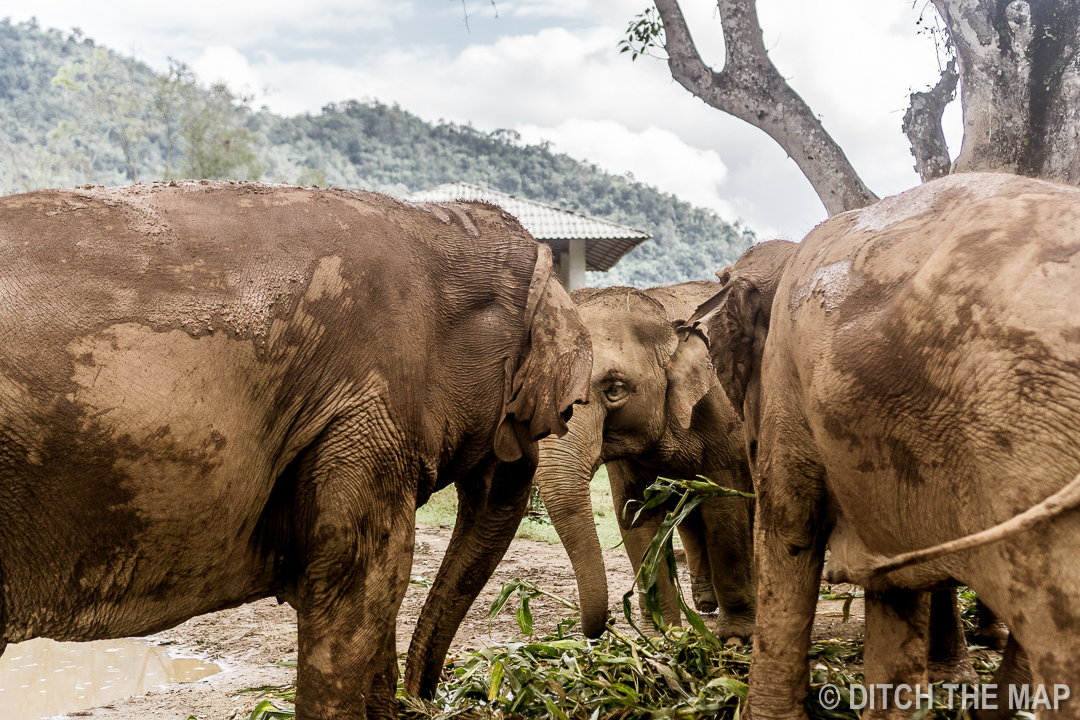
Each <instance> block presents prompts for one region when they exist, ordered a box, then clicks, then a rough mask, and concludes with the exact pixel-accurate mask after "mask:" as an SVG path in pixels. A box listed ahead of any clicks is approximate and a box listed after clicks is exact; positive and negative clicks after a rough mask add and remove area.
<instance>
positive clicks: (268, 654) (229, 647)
mask: <svg viewBox="0 0 1080 720" xmlns="http://www.w3.org/2000/svg"><path fill="white" fill-rule="evenodd" d="M450 533H451V530H450V528H448V527H431V526H418V528H417V532H416V546H415V552H414V558H413V568H412V576H413V577H414V578H427V579H432V578H434V577H435V572H436V570H437V569H438V566H439V563H440V562H441V560H442V555H443V552H444V551H445V549H446V545H447V543H448V542H449V540H450ZM604 557H605V561H606V566H607V573H608V588H609V600H610V604H611V609H612V613H613V615H614V616H615V617H618V618H620V619H621V618H622V611H621V608H620V603H621V600H622V594H623V593H624V592H625V591H626V590H627V589H628V588H629V587H630V583H631V572H630V563H629V561H628V560H627V558H626V554H625V552H624V551H623V550H622V549H621V548H620V549H616V550H608V551H605V553H604ZM681 572H682V573H683V574H684V575H685V568H683V569H682V570H681ZM515 577H521V578H527V579H529V580H531V581H533V582H535V583H536V584H538V585H539V586H540V587H542V588H544V589H545V590H547V591H549V592H552V593H554V594H556V595H558V596H560V597H564V598H567V599H569V600H571V601H573V602H576V601H577V589H576V585H575V582H574V575H573V572H572V571H571V569H570V562H569V560H568V559H567V556H566V553H565V552H564V551H563V549H562V547H561V546H558V545H549V544H547V543H541V542H535V541H532V540H524V539H516V540H514V542H513V544H512V545H511V547H510V550H509V552H507V554H506V557H505V558H504V559H503V561H502V563H500V565H499V567H498V569H497V570H496V572H495V575H494V577H492V579H491V580H490V581H489V582H488V584H487V586H486V587H485V588H484V591H483V593H482V594H481V596H480V598H479V599H478V600H477V601H476V603H475V604H474V605H473V607H472V609H471V610H470V612H469V614H468V616H467V617H466V618H465V621H464V622H463V623H462V625H461V627H460V628H459V630H458V633H457V636H456V637H455V638H454V644H453V646H452V650H468V649H475V648H479V647H484V646H487V645H491V644H494V643H499V642H505V641H507V640H509V639H510V638H512V637H514V636H517V635H520V630H519V628H518V626H517V624H516V622H515V621H514V613H513V609H514V608H515V607H516V604H513V603H515V602H516V601H515V600H512V601H511V605H512V607H511V606H508V607H507V609H505V610H504V611H503V613H502V615H501V616H500V617H498V618H497V619H496V620H495V622H494V623H493V624H492V626H491V630H490V632H489V630H488V620H487V611H488V608H489V607H490V605H491V602H492V600H494V599H495V597H496V596H497V595H498V593H499V590H500V588H501V587H502V585H503V583H505V582H506V581H507V580H510V579H512V578H515ZM682 581H683V583H684V585H683V586H684V587H686V588H688V587H689V577H688V576H686V577H683V578H682ZM426 594H427V587H426V586H425V585H423V584H410V587H409V592H408V595H407V596H406V597H405V601H404V603H403V604H402V607H401V612H400V613H399V615H398V622H397V643H398V651H399V652H405V651H406V650H407V649H408V646H409V638H410V637H411V633H412V628H413V627H414V625H415V623H416V619H417V618H418V617H419V615H420V609H421V607H422V606H423V603H424V597H425V596H426ZM842 605H843V603H842V602H840V601H822V604H821V605H820V606H819V608H818V618H817V621H816V623H815V625H816V628H815V638H826V637H845V638H856V637H861V634H862V601H861V600H856V601H855V604H854V606H853V607H852V614H851V618H850V619H849V621H848V622H847V623H844V622H843V617H842V615H843V613H842ZM531 607H532V611H533V619H534V623H535V631H536V633H537V634H538V635H544V634H546V633H548V632H550V631H553V630H554V629H555V626H556V624H557V623H558V621H559V619H561V618H562V617H564V616H565V614H566V610H565V608H563V607H562V606H561V605H559V604H557V603H555V602H554V601H549V600H535V601H533V603H532V604H531ZM622 624H623V625H625V620H622ZM626 629H627V630H629V628H628V627H627V628H626ZM149 640H150V641H151V642H154V643H157V644H165V645H168V646H169V647H170V649H175V652H176V653H177V654H181V655H187V656H196V657H200V658H203V659H204V660H208V661H211V662H214V663H217V664H218V665H220V666H222V667H223V668H224V669H223V671H222V672H220V673H218V674H216V675H212V676H210V677H208V678H205V679H204V680H199V681H196V682H190V683H183V684H179V685H170V686H164V687H159V688H156V689H154V690H153V691H152V692H150V693H148V694H146V695H142V696H139V697H132V698H127V699H125V700H123V701H119V702H115V703H113V704H111V705H106V706H102V707H98V708H94V709H92V710H83V711H80V712H78V713H73V714H71V715H68V716H63V717H93V718H102V719H103V720H104V719H105V718H109V719H110V720H144V719H146V720H150V719H168V720H173V719H175V720H187V718H188V717H189V716H195V717H196V718H199V720H234V719H239V718H246V717H248V715H249V714H250V712H251V709H252V708H253V707H254V706H255V705H256V704H257V702H258V700H257V699H256V697H255V695H254V694H253V693H245V692H242V691H244V690H245V689H248V688H253V687H259V686H265V685H283V684H285V683H288V682H289V681H291V680H292V679H293V678H294V677H295V669H294V668H290V667H279V666H278V665H277V663H278V662H280V661H282V660H290V659H295V658H296V613H295V612H294V611H293V610H292V608H291V607H289V606H288V605H278V604H277V602H275V601H274V600H272V599H270V600H262V601H260V602H256V603H251V604H249V605H245V606H243V607H240V608H236V609H233V610H225V611H222V612H219V613H214V614H211V615H204V616H202V617H198V618H194V619H192V620H189V621H188V622H186V623H184V624H183V625H180V626H178V627H176V628H173V629H172V630H168V631H166V632H163V633H160V634H158V635H154V636H151V637H150V638H149Z"/></svg>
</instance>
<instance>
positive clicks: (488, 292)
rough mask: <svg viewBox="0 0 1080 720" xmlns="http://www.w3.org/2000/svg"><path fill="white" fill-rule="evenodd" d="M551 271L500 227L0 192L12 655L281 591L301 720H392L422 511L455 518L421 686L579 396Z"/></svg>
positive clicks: (419, 650)
mask: <svg viewBox="0 0 1080 720" xmlns="http://www.w3.org/2000/svg"><path fill="white" fill-rule="evenodd" d="M550 268H551V260H550V252H549V251H548V250H547V249H546V248H543V247H541V246H538V245H537V243H536V242H535V241H534V240H533V239H532V238H531V237H529V235H528V234H527V233H526V232H525V231H524V230H523V229H522V228H521V226H520V225H519V224H518V223H517V221H516V220H515V219H513V218H512V217H510V216H508V215H506V214H505V213H503V212H502V211H501V210H499V209H498V208H495V207H492V206H488V205H483V204H466V203H462V204H454V203H448V204H442V205H435V204H431V205H419V206H418V205H411V204H407V203H402V202H400V201H397V200H394V199H392V198H388V197H385V196H380V195H375V194H371V193H363V192H351V191H341V190H305V189H301V188H293V187H283V186H268V185H260V184H252V183H239V184H238V183H221V184H219V183H207V182H201V183H195V182H188V183H162V184H155V185H153V186H135V187H132V188H108V189H106V188H96V189H91V188H87V189H83V190H70V191H43V192H36V193H31V194H27V195H15V196H9V197H5V198H0V318H2V319H0V588H2V593H3V597H2V604H0V607H2V609H3V612H2V614H0V649H2V647H3V645H4V644H5V643H8V642H20V641H23V640H27V639H29V638H33V637H50V638H55V639H58V640H90V639H94V638H107V637H120V636H126V635H139V634H145V633H151V632H155V631H158V630H161V629H163V628H167V627H170V626H172V625H175V624H177V623H180V622H182V621H184V620H185V619H187V618H190V617H192V616H194V615H198V614H201V613H206V612H211V611H214V610H218V609H221V608H226V607H231V606H235V605H238V604H240V603H244V602H248V601H251V600H255V599H258V598H262V597H267V596H275V595H276V596H277V597H278V598H280V599H282V600H285V601H288V602H289V603H291V604H292V605H293V606H294V607H295V608H296V610H297V612H298V621H299V665H298V694H297V717H298V718H301V719H304V718H364V717H396V715H397V705H396V701H395V699H394V684H395V682H396V680H397V667H396V655H395V640H394V624H395V623H394V619H395V616H396V614H397V609H398V607H399V605H400V603H401V600H402V598H403V596H404V593H405V590H406V587H407V583H408V578H409V570H410V566H411V557H412V547H413V525H414V512H415V508H416V506H418V505H421V504H423V503H424V502H425V501H426V500H427V498H428V497H429V496H430V495H431V493H432V492H434V491H435V490H436V489H438V488H439V487H442V486H445V485H447V484H449V483H456V484H457V486H458V489H459V495H460V496H461V497H462V498H464V499H463V501H462V503H461V509H460V512H459V521H458V524H457V527H456V528H455V533H454V537H453V540H452V542H451V547H452V548H453V549H454V550H455V552H454V553H450V554H448V558H452V559H448V560H447V561H446V562H445V563H444V565H443V567H442V568H440V571H439V575H438V577H437V579H436V581H435V584H434V586H433V587H432V590H431V594H430V595H429V598H428V601H427V603H426V605H425V608H424V611H423V614H422V616H421V619H420V621H419V623H418V627H417V630H416V635H415V636H414V640H413V647H412V653H411V654H410V665H409V670H410V673H411V674H410V676H409V678H408V680H409V682H410V683H411V685H410V687H411V689H412V690H413V691H414V692H427V693H429V694H430V692H431V691H432V690H433V689H434V684H435V682H437V673H435V674H434V675H433V674H432V671H431V669H430V668H431V666H436V667H441V664H442V659H443V657H444V655H445V652H446V650H447V647H448V645H449V638H450V637H452V635H453V629H454V628H456V627H457V625H458V623H459V622H460V620H461V617H462V616H463V614H464V612H465V610H466V609H467V608H468V606H469V604H471V602H472V600H473V598H474V597H475V595H476V593H477V592H478V590H479V586H481V585H483V582H484V580H486V579H487V577H488V576H489V575H490V573H491V571H492V569H493V568H494V565H495V563H497V562H498V560H499V558H500V557H501V555H502V553H503V552H504V551H505V549H506V547H507V545H508V544H509V542H510V539H511V537H512V535H513V532H514V530H515V528H516V526H517V523H518V521H519V519H520V517H521V515H522V513H523V512H524V509H525V506H526V504H527V500H528V494H529V486H530V483H531V477H532V473H533V469H534V467H535V457H536V451H535V441H536V440H537V439H539V438H540V437H542V436H544V435H546V434H548V433H550V432H564V431H565V418H566V417H567V413H568V410H569V409H570V407H571V405H572V403H574V402H575V401H577V400H584V399H585V395H586V390H587V382H588V377H589V368H590V360H589V358H590V348H589V341H588V336H587V334H586V333H585V330H584V328H583V326H581V324H580V321H579V320H578V319H577V316H576V313H575V311H574V309H573V305H572V303H571V302H570V299H569V297H568V296H567V295H566V293H565V291H563V290H562V288H561V286H559V285H558V282H557V281H556V280H553V279H552V278H553V276H552V274H551V271H550Z"/></svg>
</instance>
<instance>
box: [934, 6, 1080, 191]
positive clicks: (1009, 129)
mask: <svg viewBox="0 0 1080 720" xmlns="http://www.w3.org/2000/svg"><path fill="white" fill-rule="evenodd" d="M933 3H934V6H935V7H936V8H937V10H938V13H939V14H940V15H941V17H942V19H943V20H944V21H945V24H946V26H948V28H949V34H950V37H951V39H952V42H953V45H954V46H955V48H956V55H957V62H958V66H959V67H958V69H959V73H960V86H961V97H962V103H963V111H964V142H963V145H962V147H961V149H960V155H959V156H958V157H957V159H956V162H955V164H954V166H953V170H954V172H971V171H979V170H998V171H1006V172H1013V173H1017V174H1020V175H1029V176H1034V177H1042V178H1046V179H1050V180H1058V181H1061V182H1067V183H1071V184H1077V183H1078V182H1080V136H1078V133H1080V69H1078V67H1077V60H1078V57H1080V38H1078V34H1077V33H1078V24H1080V0H1012V1H1011V2H1010V1H1009V0H933Z"/></svg>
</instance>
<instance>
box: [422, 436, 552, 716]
mask: <svg viewBox="0 0 1080 720" xmlns="http://www.w3.org/2000/svg"><path fill="white" fill-rule="evenodd" d="M535 469H536V456H535V454H534V453H533V454H527V455H526V456H525V457H523V458H522V459H521V460H518V461H517V462H514V463H496V464H493V465H491V466H489V467H486V468H482V469H478V470H476V471H473V472H472V473H470V474H469V475H467V476H466V477H465V478H463V479H462V480H460V481H458V483H457V487H458V516H457V523H456V524H455V525H454V534H453V537H451V538H450V544H449V545H448V546H447V548H446V554H445V555H444V557H443V562H442V565H441V566H440V567H439V572H438V573H437V574H436V576H435V582H434V583H432V585H431V589H430V590H429V591H428V596H427V600H425V602H424V609H423V610H422V611H421V613H420V618H419V620H418V621H417V624H416V630H415V631H414V632H413V636H412V642H411V643H410V645H409V656H408V660H407V661H406V664H405V691H406V692H407V693H409V694H410V695H413V696H416V697H422V698H431V697H434V695H435V689H436V687H438V684H439V676H440V675H441V674H442V668H443V661H444V660H445V658H446V651H447V650H448V649H449V648H450V643H451V642H453V640H454V635H455V634H456V633H457V629H458V626H459V625H460V624H461V621H462V619H463V618H464V617H465V613H467V612H468V611H469V608H470V607H471V606H472V604H473V601H474V600H476V597H477V595H479V594H480V591H481V590H482V589H483V588H484V585H485V584H486V583H487V581H488V580H489V579H490V578H491V574H492V573H493V572H494V571H495V568H496V566H498V564H499V561H500V560H502V558H503V555H504V554H505V553H506V550H507V548H509V547H510V542H511V541H512V540H513V539H514V533H515V532H516V531H517V527H518V525H519V524H520V523H521V518H522V517H523V516H524V515H525V510H526V508H527V507H528V505H529V493H530V491H531V489H532V477H533V472H534V470H535Z"/></svg>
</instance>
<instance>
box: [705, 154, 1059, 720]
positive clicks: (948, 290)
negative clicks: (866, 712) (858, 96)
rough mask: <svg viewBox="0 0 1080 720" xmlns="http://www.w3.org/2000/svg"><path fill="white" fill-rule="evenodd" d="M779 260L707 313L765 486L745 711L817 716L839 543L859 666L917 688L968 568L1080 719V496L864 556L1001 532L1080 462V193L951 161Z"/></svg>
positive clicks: (734, 278) (1039, 678) (735, 286)
mask: <svg viewBox="0 0 1080 720" xmlns="http://www.w3.org/2000/svg"><path fill="white" fill-rule="evenodd" d="M740 262H742V261H741V260H740ZM779 270H780V272H779V273H777V274H774V275H771V276H770V277H769V278H766V279H765V281H762V280H761V279H759V278H755V277H754V276H753V273H750V274H749V275H747V274H741V273H740V270H739V263H737V264H736V265H735V267H734V268H733V270H732V272H731V273H730V275H729V277H728V278H727V280H728V282H727V284H726V286H725V288H724V290H722V291H721V292H722V296H718V298H717V299H716V300H714V301H710V303H709V304H708V305H711V307H708V308H706V307H704V306H703V308H702V309H703V310H704V311H705V312H704V313H702V315H703V318H702V327H703V328H704V329H705V331H706V333H707V334H708V336H709V340H710V352H711V353H712V357H713V362H714V365H715V366H716V368H717V373H718V377H719V379H720V381H721V383H722V384H723V385H724V387H725V390H727V391H728V394H729V395H730V396H731V397H733V399H738V402H737V406H738V407H740V409H741V411H742V412H743V414H744V416H745V421H746V426H747V434H748V437H749V438H750V440H751V448H750V454H751V467H752V469H753V472H754V481H755V487H756V490H757V493H758V498H759V499H758V505H757V515H756V520H755V552H756V563H757V571H758V583H759V585H758V625H757V631H756V641H755V643H756V647H755V650H754V658H753V665H752V668H751V674H750V711H751V712H752V714H753V716H754V717H756V718H805V717H806V710H805V706H804V704H803V701H804V699H805V697H806V693H807V683H808V667H807V662H806V651H807V646H808V643H809V639H810V628H811V624H812V617H813V612H814V607H815V603H816V599H817V590H818V579H819V577H820V576H821V570H822V561H823V555H824V550H825V547H826V541H828V543H829V546H830V548H831V551H832V555H831V558H830V566H831V567H830V572H831V573H832V574H833V576H834V577H843V576H845V575H847V576H848V577H852V578H857V579H859V580H860V581H862V582H865V583H867V638H866V641H867V649H866V680H867V682H870V683H889V682H891V683H894V684H896V683H901V682H906V683H909V684H912V685H914V684H915V683H916V682H922V683H924V684H925V682H926V680H925V675H921V673H924V672H925V670H924V668H925V664H924V663H920V661H919V658H918V657H917V656H918V654H919V652H925V648H923V649H922V650H920V648H919V646H920V645H923V644H924V643H923V641H921V640H919V638H920V637H922V638H925V635H926V631H925V625H923V626H922V627H923V629H922V630H919V624H920V623H925V622H926V618H927V616H928V614H929V613H928V612H927V610H926V605H925V593H922V592H921V591H924V590H927V589H933V588H935V587H940V586H942V585H943V584H948V583H950V582H960V583H963V584H966V585H969V586H971V587H972V588H974V589H975V590H976V591H977V592H978V594H979V597H980V598H981V599H982V600H983V601H984V602H985V603H986V605H987V606H988V607H989V608H990V609H991V610H993V612H994V613H996V614H997V615H998V616H999V617H1000V618H1001V619H1002V620H1003V621H1004V622H1005V623H1006V624H1007V625H1008V626H1009V628H1010V630H1011V632H1012V639H1011V640H1010V642H1015V645H1014V646H1013V649H1012V650H1010V653H1012V655H1011V656H1012V657H1014V660H1010V661H1009V662H1010V664H1011V665H1012V666H1013V667H1012V668H1011V669H1010V671H1009V672H1010V673H1020V674H1023V673H1024V672H1026V670H1025V669H1023V667H1022V665H1023V663H1022V662H1020V661H1019V660H1016V659H1015V658H1023V656H1024V655H1026V659H1025V662H1026V661H1030V670H1031V675H1032V680H1031V681H1032V682H1033V683H1034V684H1036V685H1039V684H1041V685H1043V686H1045V687H1046V688H1052V686H1053V685H1054V684H1065V685H1068V686H1069V687H1070V688H1072V689H1073V693H1072V694H1073V698H1072V699H1070V700H1068V701H1066V702H1065V703H1064V704H1062V705H1061V708H1060V710H1058V711H1057V714H1056V716H1057V717H1077V716H1080V699H1077V698H1076V695H1077V690H1080V605H1077V603H1076V602H1075V598H1077V597H1080V568H1078V566H1077V558H1078V557H1080V516H1078V515H1077V514H1076V513H1075V512H1072V513H1062V514H1060V515H1058V516H1057V517H1055V518H1054V519H1053V520H1052V521H1049V522H1048V523H1047V524H1046V525H1045V526H1044V527H1042V528H1040V529H1039V530H1038V531H1025V532H1016V533H1014V534H1012V535H1009V536H1003V537H999V538H998V540H997V541H995V542H992V543H989V544H984V545H982V546H979V547H974V548H973V549H968V550H965V551H962V552H955V553H951V554H947V555H943V556H941V557H937V558H935V559H932V560H930V561H928V562H923V563H920V564H914V565H911V566H910V567H906V568H903V569H899V570H896V571H893V572H890V573H888V574H885V575H881V576H877V577H869V578H867V577H861V578H860V576H859V575H858V573H857V572H856V569H857V568H861V567H869V566H871V565H873V562H871V561H872V560H873V559H874V558H882V557H884V558H888V557H892V556H898V555H901V554H902V553H909V552H914V551H919V550H922V549H924V548H929V547H931V546H938V545H941V544H943V543H947V542H950V541H954V540H957V539H959V538H963V537H967V536H972V535H974V534H975V533H979V532H980V531H984V530H987V529H989V528H993V527H996V526H997V525H999V524H1001V523H1003V522H1005V521H1008V520H1009V519H1010V518H1012V517H1013V516H1016V515H1018V514H1019V513H1022V512H1025V511H1028V510H1029V509H1031V508H1033V507H1037V506H1038V505H1039V504H1040V503H1042V501H1043V500H1044V499H1046V498H1048V497H1050V496H1051V495H1054V494H1055V493H1057V492H1058V491H1061V490H1062V489H1063V488H1067V487H1068V486H1069V484H1070V481H1072V480H1073V478H1074V477H1075V476H1076V475H1077V473H1078V471H1080V292H1078V289H1080V190H1078V189H1077V188H1074V187H1068V186H1061V185H1056V184H1052V183H1047V182H1042V181H1038V180H1032V179H1027V178H1018V177H1014V176H1010V175H1005V174H960V175H954V176H950V177H948V178H944V179H942V180H938V181H935V182H932V183H927V184H926V185H923V186H921V187H918V188H916V189H914V190H911V191H908V192H906V193H903V194H901V195H898V196H896V197H892V198H888V199H885V200H882V201H881V202H879V203H877V204H875V205H873V206H870V207H868V208H865V209H862V210H857V211H853V212H848V213H844V214H842V215H839V216H836V217H834V218H832V219H830V220H828V221H826V222H825V223H822V224H821V225H819V226H818V227H817V228H816V229H815V230H814V231H813V232H811V233H810V235H809V236H807V237H806V239H804V240H803V241H802V243H800V244H798V245H792V246H791V248H790V253H789V258H788V259H787V261H786V262H783V263H781V264H780V265H779ZM769 282H772V286H771V287H770V286H769ZM830 528H831V532H832V537H831V538H829V536H828V533H829V531H830ZM912 591H917V592H916V594H914V595H913V594H912ZM920 595H921V596H922V597H921V598H920ZM872 623H873V624H874V627H873V628H872V627H871V624H872ZM878 640H880V641H881V642H878ZM884 643H889V644H888V645H884ZM1020 649H1022V650H1023V651H1024V652H1023V653H1017V652H1016V651H1017V650H1020ZM877 714H878V715H880V714H881V713H880V712H879V713H877ZM1042 714H1044V715H1045V716H1047V717H1049V716H1050V715H1052V714H1054V713H1052V712H1047V711H1045V710H1044V711H1043V713H1042Z"/></svg>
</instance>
